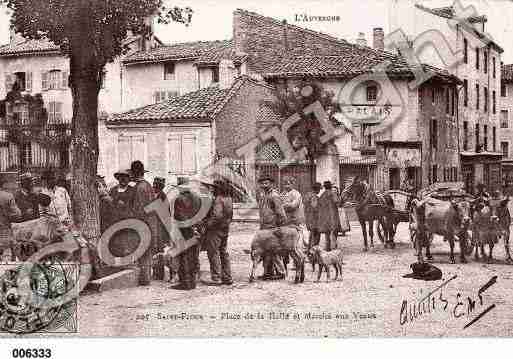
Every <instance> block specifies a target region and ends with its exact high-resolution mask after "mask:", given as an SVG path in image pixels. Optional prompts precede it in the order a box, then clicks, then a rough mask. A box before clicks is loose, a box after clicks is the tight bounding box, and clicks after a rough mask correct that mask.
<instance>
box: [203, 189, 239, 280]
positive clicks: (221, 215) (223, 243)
mask: <svg viewBox="0 0 513 359" xmlns="http://www.w3.org/2000/svg"><path fill="white" fill-rule="evenodd" d="M232 218H233V202H232V198H231V197H230V195H229V190H228V187H227V184H226V182H224V181H221V180H216V181H214V203H213V206H212V209H211V211H210V213H209V215H208V217H207V220H206V243H205V244H206V247H207V254H208V260H209V262H210V276H211V279H212V284H214V285H220V284H226V285H231V284H232V283H233V281H232V274H231V266H230V257H229V255H228V252H227V248H226V247H227V243H228V234H229V231H230V223H231V221H232Z"/></svg>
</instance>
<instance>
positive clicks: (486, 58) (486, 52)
mask: <svg viewBox="0 0 513 359" xmlns="http://www.w3.org/2000/svg"><path fill="white" fill-rule="evenodd" d="M483 58H484V63H483V70H484V73H485V74H486V73H488V51H486V50H485V51H484V54H483Z"/></svg>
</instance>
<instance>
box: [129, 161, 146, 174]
mask: <svg viewBox="0 0 513 359" xmlns="http://www.w3.org/2000/svg"><path fill="white" fill-rule="evenodd" d="M130 172H132V174H133V173H134V172H139V173H148V172H150V171H146V170H145V169H144V164H143V163H142V162H141V161H138V160H137V161H134V162H132V164H131V165H130Z"/></svg>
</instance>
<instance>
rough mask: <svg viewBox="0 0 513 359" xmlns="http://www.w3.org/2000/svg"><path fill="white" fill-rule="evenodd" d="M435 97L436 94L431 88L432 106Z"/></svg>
mask: <svg viewBox="0 0 513 359" xmlns="http://www.w3.org/2000/svg"><path fill="white" fill-rule="evenodd" d="M435 95H436V92H435V88H434V87H432V88H431V103H432V104H433V105H434V104H435Z"/></svg>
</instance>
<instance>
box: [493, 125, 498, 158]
mask: <svg viewBox="0 0 513 359" xmlns="http://www.w3.org/2000/svg"><path fill="white" fill-rule="evenodd" d="M496 142H497V128H496V127H495V126H493V127H492V151H493V152H495V151H496V150H497V146H496V145H495V144H496Z"/></svg>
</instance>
